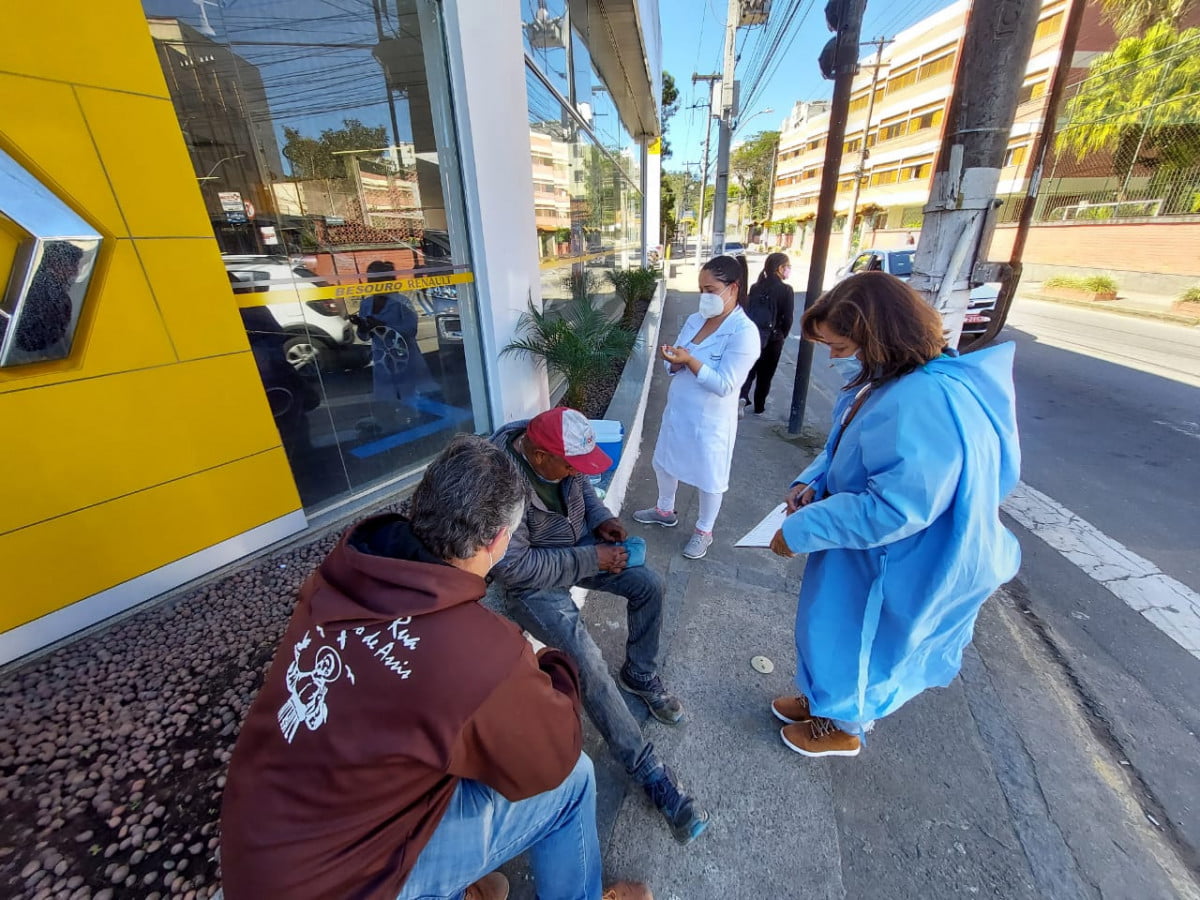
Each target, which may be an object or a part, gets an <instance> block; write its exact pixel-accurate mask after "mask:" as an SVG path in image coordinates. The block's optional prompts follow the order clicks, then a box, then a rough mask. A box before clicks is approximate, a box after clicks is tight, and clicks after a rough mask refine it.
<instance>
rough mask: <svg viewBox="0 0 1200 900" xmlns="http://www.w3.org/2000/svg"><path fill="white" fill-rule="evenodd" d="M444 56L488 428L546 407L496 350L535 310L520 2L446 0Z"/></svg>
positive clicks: (520, 362)
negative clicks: (480, 343) (530, 306)
mask: <svg viewBox="0 0 1200 900" xmlns="http://www.w3.org/2000/svg"><path fill="white" fill-rule="evenodd" d="M444 10H445V12H444V15H445V25H446V43H447V55H448V58H449V64H450V78H451V84H452V87H453V92H454V110H455V120H456V124H457V128H458V137H459V148H460V152H461V154H462V172H463V189H464V193H465V195H466V203H467V209H466V217H467V223H468V228H469V232H470V238H471V252H472V255H473V258H474V264H475V274H476V280H477V285H478V295H479V307H480V310H479V318H480V321H479V327H480V330H481V332H482V335H483V349H484V359H485V360H487V361H488V366H489V372H488V376H489V377H488V399H489V405H490V407H491V412H492V418H493V423H494V424H496V425H501V424H503V423H504V422H509V421H512V420H513V419H521V418H526V417H528V416H531V415H533V414H535V413H537V412H540V411H541V410H543V409H545V408H546V407H547V406H549V392H548V390H547V386H546V376H545V374H544V373H543V372H542V371H541V370H540V369H539V368H538V367H536V366H535V365H534V364H533V363H532V362H530V361H528V360H524V359H520V358H517V357H513V356H501V355H500V351H501V350H502V349H503V348H504V346H505V345H506V344H507V343H508V342H509V341H510V340H511V339H512V337H513V335H514V333H515V330H516V326H517V321H518V319H519V317H520V315H521V313H522V312H524V311H525V309H526V304H527V303H528V301H529V298H530V297H532V299H533V301H534V303H535V304H537V305H538V306H539V308H540V306H541V283H540V270H539V268H538V250H537V227H536V222H535V219H534V209H533V164H532V161H531V157H530V148H529V123H528V114H527V110H528V99H527V97H526V92H525V51H524V45H523V42H522V32H521V4H520V3H519V2H518V0H446V2H445V5H444Z"/></svg>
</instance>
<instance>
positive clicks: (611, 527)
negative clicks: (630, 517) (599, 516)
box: [593, 517, 629, 544]
mask: <svg viewBox="0 0 1200 900" xmlns="http://www.w3.org/2000/svg"><path fill="white" fill-rule="evenodd" d="M593 533H594V534H595V535H596V537H598V538H600V540H602V541H608V542H609V543H610V544H619V543H621V541H623V540H625V538H627V537H629V532H627V531H626V530H625V526H624V525H622V524H621V520H620V519H618V518H615V517H614V518H611V519H605V520H604V521H603V522H601V523H600V524H599V525H597V526H596V530H595V531H594V532H593Z"/></svg>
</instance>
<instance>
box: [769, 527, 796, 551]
mask: <svg viewBox="0 0 1200 900" xmlns="http://www.w3.org/2000/svg"><path fill="white" fill-rule="evenodd" d="M771 552H772V553H774V554H775V555H776V556H782V557H783V558H784V559H791V558H792V557H793V556H795V555H796V554H795V553H793V552H792V548H791V547H789V546H788V545H787V541H785V540H784V539H783V529H782V528H781V529H779V530H778V531H777V532H775V537H773V538H771Z"/></svg>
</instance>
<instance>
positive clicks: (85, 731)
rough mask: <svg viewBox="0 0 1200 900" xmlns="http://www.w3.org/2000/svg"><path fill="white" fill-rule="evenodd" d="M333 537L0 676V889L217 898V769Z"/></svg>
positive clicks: (34, 894) (153, 898)
mask: <svg viewBox="0 0 1200 900" xmlns="http://www.w3.org/2000/svg"><path fill="white" fill-rule="evenodd" d="M337 538H338V535H337V534H328V535H325V536H323V537H321V538H318V539H317V540H315V541H313V542H311V543H308V544H304V545H301V546H295V547H292V548H288V549H286V550H283V551H281V552H280V553H278V554H276V555H274V556H271V557H267V558H263V559H261V560H258V561H256V562H254V563H252V564H250V565H248V566H246V567H245V568H242V569H240V570H238V571H236V572H234V573H233V574H231V575H228V576H227V577H225V578H223V579H221V580H220V581H217V582H212V583H209V584H206V585H204V586H202V587H200V588H198V589H196V590H195V591H192V592H191V593H188V594H186V595H183V596H180V597H177V598H175V599H173V600H171V601H170V602H169V603H166V604H163V605H158V606H154V607H151V608H149V609H147V610H145V611H143V612H141V613H139V614H137V615H135V616H132V617H130V618H128V619H125V620H124V621H122V622H119V623H118V624H116V625H114V626H112V627H110V628H107V629H105V630H102V631H99V632H97V633H96V634H94V635H91V636H88V637H86V638H84V639H81V640H78V641H76V642H74V643H72V644H68V645H66V646H65V647H62V648H60V649H58V650H56V651H54V652H52V653H50V654H47V655H46V656H44V657H42V658H41V659H37V660H35V661H33V662H31V663H29V664H28V665H25V666H23V667H21V668H18V669H15V670H13V671H10V672H7V673H5V674H4V675H3V676H0V805H2V806H3V809H4V816H3V818H2V820H0V896H3V897H23V898H33V900H50V898H63V900H87V898H90V900H114V898H125V897H144V898H147V900H165V898H181V900H197V898H204V897H211V896H212V895H213V894H214V893H215V892H216V890H217V888H218V886H219V883H220V876H219V871H218V863H217V853H216V851H217V847H218V842H219V837H218V819H219V815H220V807H221V791H222V789H223V788H224V786H225V767H226V765H227V763H228V761H229V757H230V754H231V752H232V750H233V744H234V741H235V740H236V739H237V733H238V729H239V728H240V726H241V722H242V718H243V717H244V715H245V713H246V710H247V709H248V707H249V705H250V702H251V701H252V700H253V699H254V696H255V695H256V693H257V692H258V689H259V686H260V685H261V684H262V679H263V676H264V674H265V672H266V669H267V666H268V665H269V663H270V661H271V658H272V656H273V654H274V650H275V645H276V643H277V642H278V640H279V636H280V635H281V634H282V632H283V629H284V627H285V626H286V624H287V621H288V617H289V616H290V615H291V610H292V607H293V605H294V604H295V595H296V591H297V589H298V588H299V586H300V584H301V582H302V581H303V580H304V578H305V576H306V575H307V574H308V573H309V572H310V571H311V570H312V569H313V568H314V567H315V566H316V565H317V564H318V563H319V562H320V561H321V559H323V558H324V556H325V555H326V554H327V553H328V552H329V551H330V549H332V547H333V545H334V543H335V542H336V541H337Z"/></svg>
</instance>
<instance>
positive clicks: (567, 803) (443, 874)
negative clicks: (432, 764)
mask: <svg viewBox="0 0 1200 900" xmlns="http://www.w3.org/2000/svg"><path fill="white" fill-rule="evenodd" d="M526 850H528V851H529V858H530V863H531V864H532V867H533V878H534V881H535V882H536V883H537V895H538V900H600V892H601V882H600V840H599V838H598V837H597V835H596V774H595V772H594V771H593V769H592V761H591V760H590V759H589V758H588V756H587V754H586V753H581V754H580V755H579V762H577V763H576V764H575V768H574V770H573V771H572V772H571V774H570V775H568V776H567V778H566V780H565V781H563V783H562V784H560V785H559V786H558V787H556V788H555V789H554V790H552V791H546V793H544V794H538V795H537V796H534V797H530V798H528V799H526V800H518V801H516V802H515V803H514V802H512V801H509V800H505V799H504V797H502V796H501V795H500V794H498V793H497V792H496V791H494V790H492V789H491V788H490V787H488V786H487V785H485V784H480V783H479V782H478V781H468V780H466V779H464V780H462V781H460V782H459V783H458V788H457V789H456V790H455V792H454V796H453V797H452V798H451V800H450V806H449V808H448V809H447V810H446V814H445V815H444V816H443V817H442V821H441V822H440V823H438V827H437V830H436V831H435V832H434V833H433V837H432V838H431V839H430V841H429V843H428V844H426V845H425V849H424V850H422V851H421V855H420V856H418V857H417V864H416V866H415V867H414V868H413V870H412V872H411V874H410V875H409V876H408V880H407V881H406V882H405V883H404V889H403V890H401V891H400V897H399V900H458V898H461V897H462V896H463V894H464V892H465V891H466V889H467V888H468V887H469V886H470V885H472V884H474V883H475V882H476V881H478V880H479V879H480V878H482V877H483V876H484V875H486V874H488V873H489V872H494V871H495V870H496V869H498V868H500V866H502V865H504V863H506V862H508V861H509V860H510V859H512V858H513V857H515V856H519V855H520V854H521V853H523V852H525V851H526Z"/></svg>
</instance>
